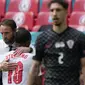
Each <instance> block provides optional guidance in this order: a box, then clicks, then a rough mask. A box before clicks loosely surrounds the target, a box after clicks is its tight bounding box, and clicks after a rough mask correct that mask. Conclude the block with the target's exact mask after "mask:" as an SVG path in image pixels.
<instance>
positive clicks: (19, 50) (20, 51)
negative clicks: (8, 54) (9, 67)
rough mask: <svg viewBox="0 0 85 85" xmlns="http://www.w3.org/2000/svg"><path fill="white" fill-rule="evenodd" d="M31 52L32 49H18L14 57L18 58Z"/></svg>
mask: <svg viewBox="0 0 85 85" xmlns="http://www.w3.org/2000/svg"><path fill="white" fill-rule="evenodd" d="M32 51H33V49H32V48H31V47H18V48H17V49H16V50H15V52H14V55H15V56H20V55H21V54H22V53H31V52H32Z"/></svg>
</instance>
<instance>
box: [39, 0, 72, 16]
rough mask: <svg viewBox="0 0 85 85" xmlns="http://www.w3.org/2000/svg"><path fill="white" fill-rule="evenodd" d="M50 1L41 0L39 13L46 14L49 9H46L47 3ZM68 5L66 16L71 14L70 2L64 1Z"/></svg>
mask: <svg viewBox="0 0 85 85" xmlns="http://www.w3.org/2000/svg"><path fill="white" fill-rule="evenodd" d="M50 1H51V0H42V6H41V9H40V12H48V11H49V9H48V3H49V2H50ZM66 1H67V2H68V4H69V7H68V15H70V14H71V12H72V0H66Z"/></svg>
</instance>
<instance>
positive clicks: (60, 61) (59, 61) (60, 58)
mask: <svg viewBox="0 0 85 85" xmlns="http://www.w3.org/2000/svg"><path fill="white" fill-rule="evenodd" d="M59 55H60V56H59V57H58V63H59V64H63V63H64V62H63V61H62V59H63V57H64V54H63V53H59Z"/></svg>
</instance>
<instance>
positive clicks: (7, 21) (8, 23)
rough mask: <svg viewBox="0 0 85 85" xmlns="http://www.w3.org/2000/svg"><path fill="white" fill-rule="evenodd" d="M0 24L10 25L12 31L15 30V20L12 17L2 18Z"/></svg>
mask: <svg viewBox="0 0 85 85" xmlns="http://www.w3.org/2000/svg"><path fill="white" fill-rule="evenodd" d="M1 25H4V26H9V27H11V29H12V30H13V31H16V28H17V26H16V23H15V21H14V20H12V19H4V20H3V21H1V23H0V26H1Z"/></svg>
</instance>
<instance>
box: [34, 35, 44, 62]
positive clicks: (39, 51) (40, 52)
mask: <svg viewBox="0 0 85 85" xmlns="http://www.w3.org/2000/svg"><path fill="white" fill-rule="evenodd" d="M35 49H36V55H35V56H34V57H33V59H34V60H37V61H42V58H43V57H44V36H42V34H40V35H39V36H38V38H37V40H36V43H35Z"/></svg>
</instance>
